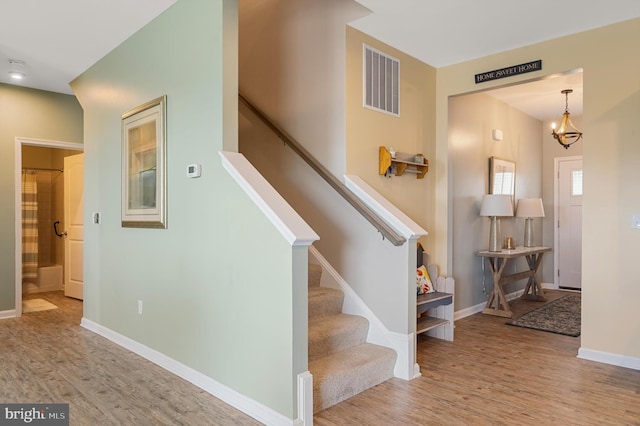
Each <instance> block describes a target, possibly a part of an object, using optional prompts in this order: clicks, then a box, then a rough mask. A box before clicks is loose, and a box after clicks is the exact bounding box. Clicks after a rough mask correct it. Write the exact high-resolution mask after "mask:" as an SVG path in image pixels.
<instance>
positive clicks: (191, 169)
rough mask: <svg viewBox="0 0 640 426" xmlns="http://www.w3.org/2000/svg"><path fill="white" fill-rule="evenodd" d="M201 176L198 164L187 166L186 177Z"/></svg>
mask: <svg viewBox="0 0 640 426" xmlns="http://www.w3.org/2000/svg"><path fill="white" fill-rule="evenodd" d="M201 174H202V170H201V168H200V164H189V165H188V166H187V176H188V177H190V178H197V177H200V175H201Z"/></svg>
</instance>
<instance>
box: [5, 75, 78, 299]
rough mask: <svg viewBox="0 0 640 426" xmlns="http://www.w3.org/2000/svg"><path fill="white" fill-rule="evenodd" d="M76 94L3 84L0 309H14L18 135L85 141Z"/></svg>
mask: <svg viewBox="0 0 640 426" xmlns="http://www.w3.org/2000/svg"><path fill="white" fill-rule="evenodd" d="M82 116H83V113H82V108H81V107H80V104H79V103H78V101H77V99H76V98H75V96H70V95H63V94H60V93H53V92H47V91H42V90H35V89H28V88H23V87H19V86H11V85H7V84H2V83H0V158H3V159H4V160H3V167H0V197H2V199H3V200H5V201H6V202H4V203H2V204H1V205H0V312H2V311H9V310H13V309H14V308H15V300H16V299H15V273H16V271H15V263H16V259H15V250H16V247H15V223H16V218H15V206H14V203H13V200H15V194H14V192H15V176H16V170H15V168H14V164H15V162H14V161H13V159H14V158H15V147H16V141H15V138H16V137H25V138H30V139H43V140H55V141H62V142H76V143H82V140H83V135H82V129H83V124H82Z"/></svg>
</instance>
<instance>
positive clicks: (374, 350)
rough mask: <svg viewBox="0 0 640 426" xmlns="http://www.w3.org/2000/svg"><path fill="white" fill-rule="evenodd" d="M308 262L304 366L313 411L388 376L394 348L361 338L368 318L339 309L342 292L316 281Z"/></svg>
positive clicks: (315, 270) (319, 273)
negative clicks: (306, 362) (308, 374)
mask: <svg viewBox="0 0 640 426" xmlns="http://www.w3.org/2000/svg"><path fill="white" fill-rule="evenodd" d="M321 276H322V268H321V267H320V266H319V265H315V264H309V371H310V372H311V374H312V375H313V411H314V412H318V411H321V410H324V409H325V408H328V407H331V406H332V405H335V404H337V403H339V402H341V401H344V400H345V399H348V398H350V397H352V396H354V395H357V394H358V393H360V392H362V391H364V390H366V389H369V388H370V387H372V386H375V385H377V384H380V383H382V382H384V381H386V380H388V379H390V378H391V377H393V368H394V365H395V361H396V356H397V355H396V353H395V351H394V350H392V349H389V348H385V347H382V346H378V345H373V344H370V343H366V338H367V333H368V331H369V321H367V319H366V318H363V317H359V316H355V315H347V314H343V313H342V304H343V301H344V293H343V292H342V291H340V290H337V289H332V288H327V287H320V279H321Z"/></svg>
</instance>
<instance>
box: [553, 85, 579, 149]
mask: <svg viewBox="0 0 640 426" xmlns="http://www.w3.org/2000/svg"><path fill="white" fill-rule="evenodd" d="M560 93H564V96H565V107H564V114H562V122H561V123H560V128H559V129H558V131H557V132H556V123H553V124H552V125H551V129H552V131H551V134H552V135H553V137H554V138H555V139H556V140H557V141H558V143H559V144H560V145H562V146H563V147H564V148H565V149H569V147H570V146H571V145H573V144H574V143H576V142H578V140H579V139H580V138H582V132H581V131H580V130H578V129H576V126H574V125H573V123H572V122H571V114H569V93H573V90H572V89H564V90H563V91H562V92H560Z"/></svg>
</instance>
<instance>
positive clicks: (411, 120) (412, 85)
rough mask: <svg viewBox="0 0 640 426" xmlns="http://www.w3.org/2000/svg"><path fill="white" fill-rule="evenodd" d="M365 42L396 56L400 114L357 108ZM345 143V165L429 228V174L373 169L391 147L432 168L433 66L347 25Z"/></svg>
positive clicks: (427, 243)
mask: <svg viewBox="0 0 640 426" xmlns="http://www.w3.org/2000/svg"><path fill="white" fill-rule="evenodd" d="M363 44H367V45H368V46H371V47H373V48H375V49H378V50H380V51H382V52H383V53H385V54H387V55H390V56H392V57H394V58H396V59H398V60H399V61H400V116H399V117H397V116H394V115H390V114H386V113H382V112H378V111H374V110H371V109H368V108H364V107H363V102H362V88H363V84H362V76H363V72H362V66H363V64H362V56H363V54H362V49H363ZM346 55H347V56H346V57H347V68H346V73H347V81H348V82H349V84H348V85H347V109H346V114H347V144H346V163H347V164H346V170H347V173H348V174H353V175H357V176H359V177H360V178H362V179H363V180H364V181H365V182H367V183H368V184H369V185H370V186H371V187H372V188H374V189H375V190H376V191H378V192H379V193H380V194H382V195H383V196H384V197H385V198H387V199H388V200H389V201H391V202H392V203H393V204H394V205H396V207H398V208H399V209H400V210H402V211H403V212H404V213H405V214H406V215H407V216H409V217H410V218H411V219H413V220H414V221H415V222H416V223H418V224H419V225H421V226H422V227H423V228H424V229H426V230H427V231H428V232H429V233H430V235H431V233H432V232H435V224H434V223H435V221H434V220H433V218H434V213H435V206H434V205H433V203H432V202H430V199H431V197H432V194H433V192H434V189H435V186H434V185H435V180H434V179H433V173H427V175H425V177H424V178H423V179H416V176H415V175H413V174H407V175H403V176H391V177H385V176H384V175H379V174H378V149H379V147H380V146H385V147H387V148H389V147H393V148H395V149H396V151H400V152H405V153H411V154H416V153H421V154H423V155H424V156H425V158H427V159H428V160H429V162H430V164H431V167H435V158H434V154H435V132H434V128H435V105H434V102H433V97H434V95H435V68H433V67H431V66H429V65H426V64H425V63H423V62H420V61H418V60H417V59H415V58H413V57H411V56H409V55H406V54H405V53H403V52H401V51H399V50H396V49H394V48H392V47H390V46H388V45H386V44H384V43H381V42H380V41H378V40H376V39H374V38H372V37H369V36H367V35H366V34H364V33H362V32H360V31H358V30H355V29H353V28H351V27H347V51H346ZM433 241H434V240H433V238H431V237H430V236H427V237H423V238H422V239H421V243H422V245H423V246H424V247H425V250H426V251H427V252H428V253H430V252H431V251H432V249H433V247H434V245H433Z"/></svg>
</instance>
